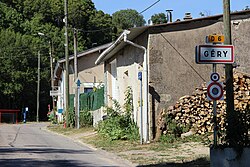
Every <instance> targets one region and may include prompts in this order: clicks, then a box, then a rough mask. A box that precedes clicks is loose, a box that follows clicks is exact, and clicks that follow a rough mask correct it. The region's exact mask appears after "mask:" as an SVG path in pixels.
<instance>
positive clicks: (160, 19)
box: [151, 13, 168, 24]
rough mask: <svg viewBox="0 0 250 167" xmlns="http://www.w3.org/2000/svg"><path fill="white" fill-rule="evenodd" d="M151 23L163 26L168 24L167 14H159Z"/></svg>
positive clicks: (155, 15) (153, 17)
mask: <svg viewBox="0 0 250 167" xmlns="http://www.w3.org/2000/svg"><path fill="white" fill-rule="evenodd" d="M151 21H152V22H153V24H163V23H167V21H168V20H167V17H166V15H165V13H158V14H154V15H152V16H151Z"/></svg>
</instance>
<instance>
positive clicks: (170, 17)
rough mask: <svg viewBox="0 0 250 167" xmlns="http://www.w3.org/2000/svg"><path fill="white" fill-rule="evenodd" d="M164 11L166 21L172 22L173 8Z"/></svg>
mask: <svg viewBox="0 0 250 167" xmlns="http://www.w3.org/2000/svg"><path fill="white" fill-rule="evenodd" d="M166 12H167V19H168V20H167V21H168V22H170V23H172V21H173V20H172V12H173V10H166Z"/></svg>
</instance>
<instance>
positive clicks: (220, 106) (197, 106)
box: [158, 72, 250, 134]
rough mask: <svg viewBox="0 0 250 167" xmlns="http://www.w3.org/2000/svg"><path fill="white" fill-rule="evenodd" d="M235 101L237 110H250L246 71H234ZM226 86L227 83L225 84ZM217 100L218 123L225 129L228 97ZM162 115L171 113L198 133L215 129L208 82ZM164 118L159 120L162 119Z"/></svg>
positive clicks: (249, 88)
mask: <svg viewBox="0 0 250 167" xmlns="http://www.w3.org/2000/svg"><path fill="white" fill-rule="evenodd" d="M233 84H234V99H235V100H234V103H235V109H236V110H237V111H243V112H245V111H249V110H250V76H249V75H247V74H244V73H240V72H235V73H234V83H233ZM224 88H225V85H224ZM225 94H226V93H225V92H224V100H220V101H217V124H218V126H219V128H220V130H225V112H226V101H225V99H226V97H225ZM160 115H161V116H166V115H171V117H172V118H174V119H175V120H176V122H177V123H178V124H181V125H184V126H189V127H190V128H192V130H194V131H195V132H196V133H198V134H205V133H206V132H212V131H213V119H212V118H213V102H212V101H208V100H207V88H206V83H203V84H202V86H201V87H198V88H196V89H195V92H194V93H193V94H192V95H186V96H183V97H181V98H180V99H179V100H178V101H177V102H176V104H175V105H174V106H170V107H169V108H168V110H167V111H162V113H161V114H160ZM162 120H163V119H162V118H161V119H159V120H158V124H160V123H159V121H162Z"/></svg>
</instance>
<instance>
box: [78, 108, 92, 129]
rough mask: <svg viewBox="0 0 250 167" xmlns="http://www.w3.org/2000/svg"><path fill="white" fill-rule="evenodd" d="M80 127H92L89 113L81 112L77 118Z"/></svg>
mask: <svg viewBox="0 0 250 167" xmlns="http://www.w3.org/2000/svg"><path fill="white" fill-rule="evenodd" d="M79 124H80V127H89V126H92V125H93V116H92V114H91V113H90V112H89V111H81V112H80V118H79Z"/></svg>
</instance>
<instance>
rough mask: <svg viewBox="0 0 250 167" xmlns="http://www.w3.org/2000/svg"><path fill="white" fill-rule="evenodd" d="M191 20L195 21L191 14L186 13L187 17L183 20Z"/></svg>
mask: <svg viewBox="0 0 250 167" xmlns="http://www.w3.org/2000/svg"><path fill="white" fill-rule="evenodd" d="M191 19H193V18H192V16H191V13H189V12H187V13H185V17H184V18H183V20H191Z"/></svg>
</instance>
